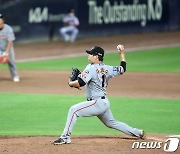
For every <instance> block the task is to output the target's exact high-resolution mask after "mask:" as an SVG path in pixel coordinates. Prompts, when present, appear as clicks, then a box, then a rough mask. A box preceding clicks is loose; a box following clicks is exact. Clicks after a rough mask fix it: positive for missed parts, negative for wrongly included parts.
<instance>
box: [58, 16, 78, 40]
mask: <svg viewBox="0 0 180 154" xmlns="http://www.w3.org/2000/svg"><path fill="white" fill-rule="evenodd" d="M63 22H64V23H66V24H67V26H65V27H62V28H61V29H60V33H61V34H62V36H63V38H64V40H65V41H66V42H67V41H70V42H74V41H75V39H76V38H77V35H78V32H79V30H78V28H77V27H78V26H79V19H78V18H77V17H76V16H75V15H70V14H69V15H67V16H65V17H64V19H63Z"/></svg>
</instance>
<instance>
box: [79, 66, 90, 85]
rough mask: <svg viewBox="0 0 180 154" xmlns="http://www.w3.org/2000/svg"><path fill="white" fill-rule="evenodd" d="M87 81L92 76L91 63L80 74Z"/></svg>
mask: <svg viewBox="0 0 180 154" xmlns="http://www.w3.org/2000/svg"><path fill="white" fill-rule="evenodd" d="M78 77H79V78H81V79H82V80H83V81H84V82H85V83H88V82H89V81H90V80H91V78H92V71H91V67H90V65H88V66H87V67H86V68H85V69H84V71H83V72H82V73H81V74H79V75H78Z"/></svg>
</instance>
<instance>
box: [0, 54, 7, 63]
mask: <svg viewBox="0 0 180 154" xmlns="http://www.w3.org/2000/svg"><path fill="white" fill-rule="evenodd" d="M8 61H9V57H8V56H5V55H2V56H0V64H7V63H8Z"/></svg>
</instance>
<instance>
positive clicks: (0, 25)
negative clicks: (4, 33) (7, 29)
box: [0, 19, 4, 30]
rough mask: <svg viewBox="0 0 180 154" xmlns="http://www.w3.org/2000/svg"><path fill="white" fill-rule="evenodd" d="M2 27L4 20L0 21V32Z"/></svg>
mask: <svg viewBox="0 0 180 154" xmlns="http://www.w3.org/2000/svg"><path fill="white" fill-rule="evenodd" d="M3 27H4V20H3V19H0V30H2V29H3Z"/></svg>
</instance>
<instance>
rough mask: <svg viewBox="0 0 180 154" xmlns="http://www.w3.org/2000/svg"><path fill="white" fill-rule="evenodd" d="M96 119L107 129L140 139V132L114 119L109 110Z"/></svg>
mask: <svg viewBox="0 0 180 154" xmlns="http://www.w3.org/2000/svg"><path fill="white" fill-rule="evenodd" d="M98 118H99V119H100V120H101V121H102V122H103V123H104V124H105V125H106V126H107V127H109V128H113V129H116V130H119V131H121V132H123V133H125V134H127V135H131V136H136V137H141V135H142V130H139V129H137V128H133V127H131V126H129V125H127V124H125V123H123V122H119V121H117V120H115V119H114V117H113V115H112V112H111V110H110V108H109V109H107V111H106V112H105V113H103V114H101V115H99V116H98Z"/></svg>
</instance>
